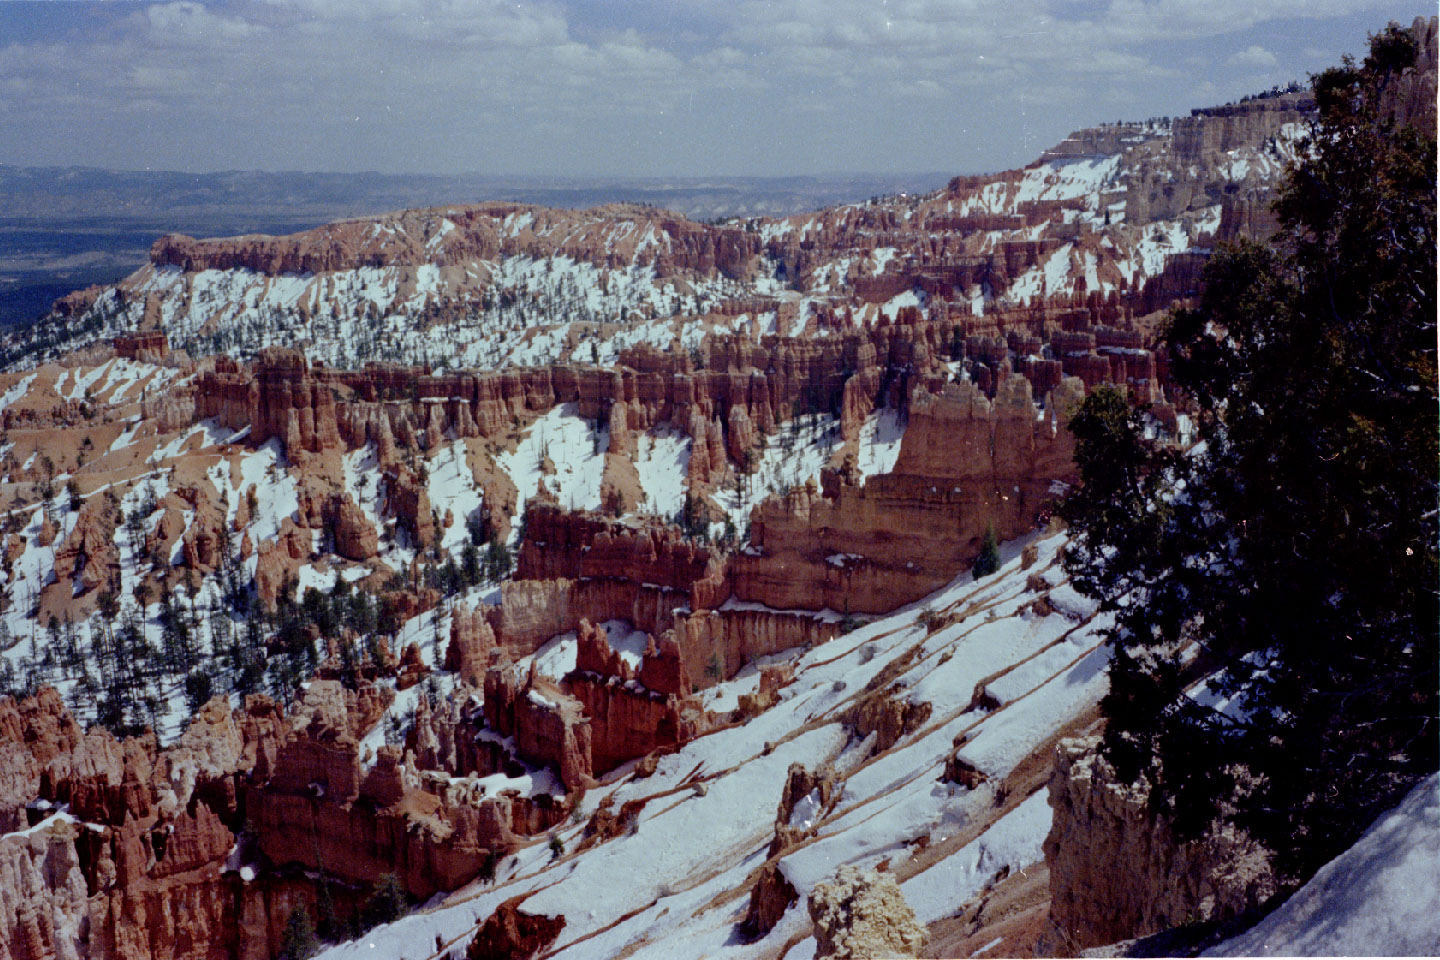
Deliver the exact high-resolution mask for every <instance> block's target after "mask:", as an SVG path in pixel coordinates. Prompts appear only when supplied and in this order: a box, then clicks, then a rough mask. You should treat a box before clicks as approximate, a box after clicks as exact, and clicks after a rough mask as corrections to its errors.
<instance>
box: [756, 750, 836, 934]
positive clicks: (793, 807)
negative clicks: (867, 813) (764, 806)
mask: <svg viewBox="0 0 1440 960" xmlns="http://www.w3.org/2000/svg"><path fill="white" fill-rule="evenodd" d="M837 799H839V790H838V787H837V785H836V782H835V776H834V773H833V772H832V771H830V770H828V769H825V770H821V771H819V772H815V773H812V772H811V771H809V770H807V769H805V767H803V766H801V765H800V764H798V763H792V764H791V765H790V768H789V770H787V771H786V776H785V789H784V790H783V791H782V792H781V794H780V805H779V806H778V807H777V808H776V811H775V836H774V838H773V839H772V840H771V841H770V849H769V852H768V855H767V859H766V862H765V865H764V866H763V867H761V868H760V871H759V874H758V875H757V877H756V879H755V886H754V887H753V888H752V889H751V891H750V906H749V908H748V909H747V910H746V912H745V920H744V921H743V923H742V924H741V928H742V929H743V930H744V931H745V934H746V935H747V936H748V937H750V938H752V939H755V938H759V937H762V936H764V935H765V934H767V933H769V932H770V931H771V930H772V929H774V927H775V924H777V923H779V922H780V918H781V917H782V916H783V915H784V914H785V911H786V910H788V909H789V908H790V905H791V904H793V903H794V902H795V901H796V900H798V899H799V896H800V895H799V894H798V893H797V892H796V891H795V888H794V887H793V886H791V885H790V881H789V880H787V879H786V878H785V875H784V873H782V872H781V870H780V864H779V860H780V858H781V857H783V856H784V855H785V853H786V852H787V851H789V850H791V849H793V848H794V847H795V845H796V844H798V843H799V842H800V841H801V840H803V839H805V838H806V837H808V836H812V835H814V833H815V829H816V827H817V826H818V825H819V823H820V820H821V819H822V818H823V817H824V815H825V814H826V813H827V812H828V811H829V810H830V808H831V806H832V805H833V804H834V802H835V801H836V800H837Z"/></svg>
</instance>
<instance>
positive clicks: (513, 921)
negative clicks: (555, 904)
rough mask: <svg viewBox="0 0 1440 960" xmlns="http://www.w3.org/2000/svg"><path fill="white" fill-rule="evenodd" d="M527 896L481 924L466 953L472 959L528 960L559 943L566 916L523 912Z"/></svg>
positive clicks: (513, 900) (514, 899)
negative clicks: (558, 939) (522, 907)
mask: <svg viewBox="0 0 1440 960" xmlns="http://www.w3.org/2000/svg"><path fill="white" fill-rule="evenodd" d="M524 902H525V897H524V896H519V897H512V898H510V899H509V900H506V901H505V902H504V903H502V904H500V906H498V907H496V908H495V912H494V913H492V914H491V915H490V916H489V917H487V918H486V919H485V922H484V923H482V924H480V927H479V929H478V930H476V931H475V939H473V940H471V941H470V946H469V947H468V948H467V949H466V951H465V956H466V957H467V958H468V960H528V958H530V957H534V956H538V955H539V954H540V953H541V951H543V950H544V949H545V948H546V947H548V946H550V945H551V944H552V943H554V942H555V938H556V937H558V936H560V931H562V930H564V929H565V917H564V916H558V917H547V916H544V915H534V914H529V913H522V912H521V910H520V905H521V904H523V903H524Z"/></svg>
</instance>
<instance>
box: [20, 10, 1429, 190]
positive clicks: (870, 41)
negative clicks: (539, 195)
mask: <svg viewBox="0 0 1440 960" xmlns="http://www.w3.org/2000/svg"><path fill="white" fill-rule="evenodd" d="M1399 2H1400V0H1272V2H1262V0H1208V2H1201V0H1092V2H1089V3H1084V4H1081V3H1075V2H1073V0H1006V2H1005V3H1003V4H1000V3H997V2H994V0H886V2H881V0H773V2H761V0H736V2H728V3H718V4H717V3H714V2H711V0H629V2H627V3H625V4H614V5H613V6H611V5H594V4H593V3H590V2H588V0H564V2H562V0H221V2H217V3H214V4H208V5H207V4H202V3H198V2H193V0H177V2H160V3H152V4H148V5H143V6H142V5H138V4H125V5H123V6H122V5H119V4H116V5H113V7H112V6H109V5H102V6H101V7H100V9H102V10H105V11H109V16H110V20H109V22H108V23H106V22H104V21H103V19H102V22H101V26H100V27H99V28H95V29H92V30H90V32H89V33H82V32H81V30H80V27H79V24H80V21H78V20H77V29H76V30H73V31H68V32H57V33H56V34H55V36H57V37H61V36H63V37H66V39H63V40H56V39H51V38H49V37H46V38H42V39H35V38H34V37H31V38H29V39H26V40H17V41H12V42H9V43H8V44H5V45H0V110H3V111H4V116H5V125H6V129H7V131H13V132H14V135H13V136H11V137H10V138H9V139H10V141H11V145H10V147H8V148H6V147H3V146H0V160H9V161H12V162H16V161H18V162H87V163H95V164H98V165H110V166H127V165H128V166H147V165H153V166H161V165H170V166H181V167H202V168H211V169H215V168H234V167H239V166H261V167H269V168H272V169H273V168H290V169H294V168H311V169H314V168H330V169H337V168H338V169H406V168H410V169H416V168H419V169H428V170H432V171H444V170H474V169H487V170H503V171H515V170H520V171H527V172H558V171H561V170H570V171H571V172H597V173H598V172H606V173H609V172H630V173H643V172H657V173H660V172H676V173H678V172H686V171H691V172H706V173H708V172H720V171H721V170H724V169H726V168H725V167H724V164H726V163H731V164H736V165H744V169H745V172H751V173H762V172H782V173H788V172H797V171H798V170H804V169H820V168H822V166H823V168H825V169H838V168H849V169H865V168H867V167H868V168H869V169H882V168H888V169H894V168H896V167H904V168H909V169H917V168H918V169H935V168H939V167H943V166H945V165H947V164H948V163H950V162H952V157H953V154H948V153H945V152H943V149H945V148H944V146H943V145H944V144H946V143H954V142H956V141H958V140H960V139H964V141H965V143H966V144H967V145H968V144H976V143H982V142H983V148H982V147H976V148H974V149H975V151H976V155H981V154H982V153H983V155H984V156H986V157H989V158H991V159H989V160H985V161H983V162H984V163H986V164H987V165H989V166H991V167H992V168H994V167H999V166H1002V165H1009V164H1015V163H1024V162H1027V161H1028V160H1030V159H1033V156H1022V155H1021V154H1020V153H1018V152H1017V151H1019V150H1021V149H1022V148H1021V147H1018V146H1017V145H1015V144H1014V143H1012V142H1010V139H1009V138H1007V137H1005V136H1002V135H996V136H994V137H991V138H986V139H985V140H983V141H981V140H979V139H977V138H975V137H974V136H973V135H967V136H965V137H964V138H961V137H960V136H959V135H958V134H957V133H956V131H961V130H972V131H973V130H984V129H992V130H1004V129H1007V123H1008V121H1009V119H1010V115H1011V114H1012V113H1013V112H1014V111H1015V110H1016V109H1018V107H1017V104H1018V102H1019V101H1020V100H1021V99H1023V100H1024V103H1025V104H1026V105H1027V106H1026V109H1027V110H1028V111H1029V115H1028V120H1027V130H1028V131H1030V134H1029V135H1031V136H1032V137H1033V138H1034V139H1037V140H1038V139H1043V138H1048V137H1052V136H1053V137H1054V138H1056V139H1058V138H1059V137H1061V136H1063V135H1064V134H1065V133H1066V132H1068V130H1069V129H1071V128H1073V127H1075V126H1079V125H1084V124H1088V123H1093V122H1096V121H1098V120H1113V119H1116V118H1118V117H1124V116H1140V117H1144V116H1153V115H1156V114H1158V113H1165V112H1185V111H1187V110H1188V109H1189V108H1190V107H1192V106H1201V105H1204V104H1207V103H1211V102H1215V101H1217V100H1224V99H1232V98H1234V97H1236V96H1239V95H1241V94H1244V93H1248V92H1252V91H1251V90H1249V89H1246V88H1245V87H1244V86H1243V84H1244V83H1245V78H1246V77H1253V76H1254V74H1255V71H1256V69H1270V68H1276V67H1280V66H1287V67H1291V68H1292V69H1293V70H1294V72H1295V73H1297V74H1299V73H1301V72H1303V71H1302V69H1301V68H1302V67H1303V68H1304V69H1309V68H1311V67H1313V66H1316V65H1319V64H1317V63H1315V62H1314V58H1313V57H1312V58H1311V61H1309V62H1306V63H1304V64H1291V63H1289V62H1288V61H1284V62H1282V58H1279V57H1277V56H1276V55H1275V54H1273V53H1271V52H1270V50H1280V49H1288V47H1281V46H1280V45H1279V44H1278V43H1277V41H1276V40H1275V39H1274V37H1273V31H1274V30H1275V29H1276V28H1275V27H1273V26H1267V25H1268V24H1271V23H1272V22H1273V21H1275V20H1277V19H1287V18H1288V19H1296V18H1310V20H1309V21H1308V22H1312V23H1314V24H1316V26H1317V28H1318V27H1321V26H1324V25H1326V24H1327V23H1329V20H1327V19H1326V18H1330V19H1331V20H1333V18H1335V17H1337V16H1344V15H1350V14H1353V13H1355V12H1356V11H1364V10H1368V9H1371V8H1373V7H1375V6H1376V5H1377V4H1379V3H1387V4H1390V5H1391V6H1394V5H1396V4H1398V3H1399ZM5 6H6V4H4V3H3V2H0V36H4V35H6V24H5V21H4V8H5ZM1387 9H1388V8H1387ZM1375 19H1376V22H1375V24H1374V25H1373V27H1372V29H1378V27H1379V26H1380V25H1381V22H1382V18H1381V17H1379V16H1378V15H1377V16H1376V18H1375ZM1286 28H1287V29H1293V24H1289V23H1287V24H1286ZM1267 31H1268V32H1267ZM1354 33H1355V35H1354V36H1350V33H1349V32H1346V33H1345V34H1343V35H1342V34H1335V33H1332V34H1329V35H1319V34H1317V35H1316V36H1313V37H1307V39H1306V43H1307V45H1308V46H1313V47H1316V48H1327V49H1333V50H1338V49H1352V50H1354V49H1357V48H1359V47H1360V46H1361V45H1362V44H1363V30H1360V31H1354ZM1347 38H1348V39H1347ZM1237 50H1238V51H1239V52H1238V53H1236V52H1235V51H1237ZM1232 54H1233V56H1232ZM1306 55H1307V56H1310V54H1308V53H1307V54H1306ZM1227 57H1230V59H1229V61H1227V60H1226V58H1227ZM1226 67H1229V68H1230V69H1225V68H1226ZM1235 68H1244V69H1235ZM1102 104H1103V106H1102ZM1102 113H1103V115H1102ZM796 118H799V119H796ZM917 129H923V130H924V132H925V133H924V136H926V137H928V138H929V140H927V141H925V143H928V144H932V147H929V148H930V149H933V150H934V151H935V152H933V153H931V154H928V155H925V154H920V153H912V152H911V151H917V150H921V149H927V147H926V146H925V144H922V143H919V142H918V138H917V137H916V134H915V131H916V130H917ZM737 131H739V132H738V133H737ZM947 138H948V139H947ZM933 144H939V145H940V146H933ZM1045 145H1046V144H1043V143H1041V144H1037V145H1036V147H1037V149H1038V148H1043V146H1045ZM7 150H8V152H7ZM21 151H29V152H28V153H22V152H21ZM837 151H839V152H837ZM757 158H759V159H757ZM969 162H971V163H972V164H973V163H974V162H980V161H973V160H971V161H969ZM717 164H718V166H717ZM760 164H763V166H757V165H760ZM729 169H735V167H733V166H732V167H730V168H729ZM971 169H973V167H971Z"/></svg>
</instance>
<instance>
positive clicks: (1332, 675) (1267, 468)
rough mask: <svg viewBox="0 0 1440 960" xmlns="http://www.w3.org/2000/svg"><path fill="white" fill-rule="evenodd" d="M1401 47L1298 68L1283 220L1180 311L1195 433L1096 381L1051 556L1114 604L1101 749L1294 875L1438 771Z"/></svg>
mask: <svg viewBox="0 0 1440 960" xmlns="http://www.w3.org/2000/svg"><path fill="white" fill-rule="evenodd" d="M1414 44H1415V40H1414V38H1413V36H1412V35H1411V34H1410V33H1409V32H1408V31H1405V30H1401V29H1399V28H1391V29H1390V30H1387V31H1386V32H1384V33H1382V34H1380V35H1378V36H1376V37H1374V38H1372V44H1371V53H1370V56H1369V57H1368V58H1367V59H1366V60H1365V61H1364V63H1363V64H1359V65H1357V64H1355V63H1354V62H1353V61H1350V60H1348V59H1347V60H1346V61H1345V63H1344V64H1343V65H1342V66H1341V67H1338V68H1335V69H1332V70H1328V71H1326V72H1325V73H1322V74H1320V75H1319V76H1317V77H1316V78H1315V92H1316V101H1317V104H1318V106H1319V110H1320V117H1319V120H1318V122H1317V123H1316V125H1315V128H1314V129H1313V131H1312V132H1311V135H1310V137H1309V140H1308V142H1307V144H1306V145H1305V146H1306V149H1305V150H1303V151H1302V156H1304V159H1303V161H1302V162H1300V163H1299V164H1297V165H1296V167H1295V168H1294V169H1293V170H1292V171H1291V172H1290V174H1289V175H1288V177H1287V179H1286V182H1285V184H1284V185H1283V187H1282V189H1281V191H1280V195H1279V199H1278V201H1277V203H1276V211H1277V214H1278V215H1279V218H1280V222H1281V225H1282V230H1281V232H1280V234H1279V236H1278V237H1277V238H1275V241H1274V243H1273V245H1270V246H1263V245H1259V244H1255V243H1252V242H1242V243H1240V244H1238V245H1235V246H1232V247H1228V248H1222V249H1221V250H1220V251H1218V252H1217V253H1216V255H1215V256H1214V257H1212V259H1211V262H1210V264H1209V265H1208V267H1207V269H1206V272H1205V277H1204V287H1203V293H1202V296H1201V298H1200V302H1199V304H1198V305H1197V306H1196V307H1195V308H1194V309H1191V310H1182V311H1177V312H1176V314H1175V315H1174V316H1173V317H1172V320H1171V324H1170V327H1169V330H1168V332H1167V334H1166V337H1165V340H1166V344H1167V348H1168V350H1169V352H1170V355H1171V360H1172V372H1173V380H1174V382H1175V384H1176V385H1177V386H1178V387H1179V388H1180V389H1181V390H1182V391H1183V392H1184V393H1185V394H1187V395H1188V396H1189V398H1190V399H1191V400H1192V401H1193V406H1194V408H1195V410H1196V414H1195V420H1196V428H1197V431H1198V435H1199V439H1200V440H1201V441H1202V442H1201V443H1199V444H1198V445H1196V447H1195V448H1194V449H1192V450H1191V451H1189V452H1188V453H1186V454H1184V455H1181V454H1179V453H1177V452H1176V451H1175V450H1174V449H1173V448H1170V447H1166V446H1164V445H1162V444H1160V443H1158V442H1156V441H1154V440H1152V439H1147V435H1146V433H1145V431H1144V430H1143V425H1142V422H1141V416H1140V414H1139V412H1138V411H1135V410H1133V409H1131V408H1130V407H1129V405H1128V404H1127V403H1126V402H1125V401H1124V399H1123V397H1122V396H1121V395H1120V394H1119V393H1118V392H1116V391H1111V390H1099V391H1096V392H1095V393H1094V394H1092V395H1091V396H1090V397H1089V398H1088V399H1087V400H1086V402H1085V404H1084V406H1083V408H1082V409H1081V411H1080V413H1079V414H1078V415H1077V416H1076V417H1075V419H1074V422H1073V423H1072V429H1073V430H1074V432H1075V435H1076V440H1077V462H1078V465H1079V467H1080V472H1081V477H1082V483H1081V485H1080V487H1079V488H1078V490H1077V492H1076V493H1075V494H1074V495H1073V496H1072V497H1071V498H1070V499H1069V501H1068V502H1067V503H1066V504H1065V505H1064V507H1063V511H1062V512H1063V513H1064V515H1065V516H1066V518H1067V520H1068V521H1069V522H1070V524H1071V526H1072V528H1073V530H1074V531H1075V539H1074V544H1073V546H1072V547H1071V549H1070V550H1069V551H1068V554H1067V560H1066V562H1067V567H1068V568H1069V570H1070V572H1071V575H1072V576H1073V578H1074V580H1075V583H1076V585H1077V586H1078V587H1079V588H1081V589H1082V590H1085V591H1087V592H1089V593H1090V594H1092V595H1094V596H1097V597H1099V598H1100V599H1101V604H1102V608H1104V609H1107V610H1112V611H1114V612H1115V613H1116V621H1115V627H1114V629H1113V631H1112V633H1111V643H1112V648H1113V652H1114V658H1113V660H1112V664H1111V691H1110V693H1109V695H1108V696H1107V697H1106V699H1105V701H1104V703H1103V704H1102V708H1103V710H1104V713H1105V714H1106V716H1107V719H1108V727H1107V733H1106V739H1105V745H1104V749H1105V751H1106V753H1107V755H1108V757H1109V758H1110V760H1111V761H1112V762H1113V763H1114V765H1115V767H1116V769H1117V772H1118V773H1119V774H1120V775H1121V776H1122V777H1124V778H1126V779H1133V778H1138V777H1143V778H1145V779H1147V780H1149V781H1150V782H1151V784H1152V785H1153V787H1154V789H1153V790H1152V794H1151V795H1152V798H1153V799H1154V801H1155V802H1156V803H1157V804H1160V805H1162V806H1163V807H1165V808H1166V810H1167V811H1168V814H1169V815H1170V816H1171V817H1172V819H1173V820H1174V822H1175V823H1176V825H1177V826H1178V827H1179V828H1180V830H1181V832H1182V834H1185V835H1188V834H1193V833H1195V832H1197V831H1199V830H1202V829H1204V828H1205V827H1206V826H1207V825H1208V824H1209V823H1211V822H1212V820H1213V818H1215V817H1216V816H1222V817H1233V818H1234V819H1235V820H1236V821H1238V822H1240V823H1241V824H1242V825H1243V826H1245V827H1247V828H1248V829H1250V830H1251V831H1252V833H1253V834H1254V835H1255V836H1257V837H1258V838H1260V839H1261V840H1262V841H1264V842H1266V843H1267V844H1268V845H1270V846H1271V847H1272V848H1273V849H1275V850H1276V851H1277V852H1278V853H1279V854H1280V863H1281V866H1282V868H1284V869H1286V870H1288V871H1291V872H1292V875H1295V876H1301V875H1304V874H1305V873H1306V872H1308V870H1310V869H1313V868H1314V867H1315V866H1317V865H1318V864H1319V863H1323V862H1324V861H1325V860H1327V859H1329V858H1330V857H1332V856H1333V855H1334V854H1335V853H1336V852H1337V851H1338V849H1339V848H1340V847H1341V846H1343V845H1344V844H1345V843H1348V842H1349V841H1351V840H1353V839H1354V837H1355V835H1356V834H1357V832H1358V831H1359V830H1360V829H1362V828H1363V826H1364V825H1365V824H1366V823H1368V822H1369V821H1370V820H1371V819H1373V817H1374V815H1375V814H1377V813H1378V812H1379V811H1380V810H1382V809H1384V808H1385V806H1387V805H1389V804H1392V803H1393V802H1394V801H1395V799H1396V797H1397V794H1398V792H1399V791H1400V790H1402V789H1404V788H1405V787H1406V786H1408V785H1409V784H1411V783H1413V782H1415V780H1416V779H1417V778H1418V777H1419V776H1421V775H1423V774H1424V773H1426V772H1429V771H1431V770H1434V769H1435V768H1436V766H1437V749H1436V746H1437V719H1436V715H1437V688H1440V679H1437V662H1440V650H1437V642H1436V640H1437V631H1440V605H1437V580H1440V567H1437V541H1440V528H1437V522H1436V516H1437V510H1436V508H1437V483H1436V479H1437V444H1436V436H1437V409H1440V408H1437V391H1436V365H1435V357H1436V353H1435V350H1436V327H1435V318H1436V277H1435V163H1436V157H1435V140H1434V131H1433V129H1432V130H1421V129H1418V128H1417V127H1416V126H1414V125H1410V124H1406V123H1402V122H1399V121H1398V120H1397V118H1396V116H1395V115H1394V108H1393V106H1392V104H1394V103H1400V102H1404V100H1405V98H1404V97H1403V96H1397V95H1396V92H1397V87H1398V86H1399V85H1401V84H1403V83H1406V82H1410V76H1413V75H1407V76H1402V71H1403V70H1404V67H1405V66H1408V65H1409V64H1410V63H1412V62H1413V61H1414V56H1415V47H1414ZM1429 96H1430V97H1431V98H1432V99H1433V96H1434V92H1433V90H1432V91H1430V93H1429ZM1202 678H1203V679H1204V684H1203V687H1197V686H1196V683H1197V681H1199V680H1201V679H1202Z"/></svg>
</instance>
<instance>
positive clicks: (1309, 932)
mask: <svg viewBox="0 0 1440 960" xmlns="http://www.w3.org/2000/svg"><path fill="white" fill-rule="evenodd" d="M1437 955H1440V778H1437V777H1435V776H1431V777H1429V778H1427V779H1426V780H1425V781H1424V782H1422V783H1421V784H1420V785H1419V786H1417V787H1415V788H1414V789H1413V790H1411V791H1410V794H1409V796H1407V797H1406V798H1405V800H1404V801H1403V802H1402V803H1401V804H1400V805H1399V806H1398V807H1396V808H1395V809H1394V810H1392V811H1390V812H1389V813H1387V814H1385V815H1384V816H1382V817H1380V819H1379V820H1377V821H1376V822H1375V823H1374V824H1373V825H1372V826H1371V827H1370V829H1369V830H1367V831H1366V832H1365V835H1364V836H1363V837H1361V838H1360V840H1359V841H1358V842H1356V844H1355V845H1354V846H1353V847H1351V848H1350V849H1349V850H1347V851H1345V852H1344V853H1342V854H1341V855H1340V856H1338V857H1336V858H1335V859H1334V860H1332V861H1330V862H1329V863H1327V864H1326V865H1325V866H1323V867H1321V868H1320V870H1319V871H1318V872H1317V873H1316V874H1315V876H1314V877H1312V878H1311V879H1310V882H1309V883H1307V884H1305V886H1303V887H1301V888H1300V889H1299V890H1298V891H1296V892H1295V894H1294V895H1293V896H1291V897H1290V899H1289V900H1287V901H1286V902H1285V903H1284V904H1282V905H1281V906H1280V907H1279V908H1278V909H1277V910H1275V912H1273V913H1271V914H1270V915H1269V916H1267V917H1266V918H1265V919H1264V920H1261V921H1260V922H1259V923H1257V924H1256V925H1255V926H1254V927H1252V928H1251V929H1249V930H1247V931H1246V932H1245V933H1243V934H1241V935H1240V936H1238V937H1235V938H1234V939H1231V940H1227V941H1226V942H1224V943H1222V944H1221V945H1220V946H1218V947H1216V948H1215V949H1213V950H1210V951H1208V952H1207V953H1206V954H1205V956H1210V957H1260V956H1391V957H1404V956H1429V957H1433V956H1437Z"/></svg>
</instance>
